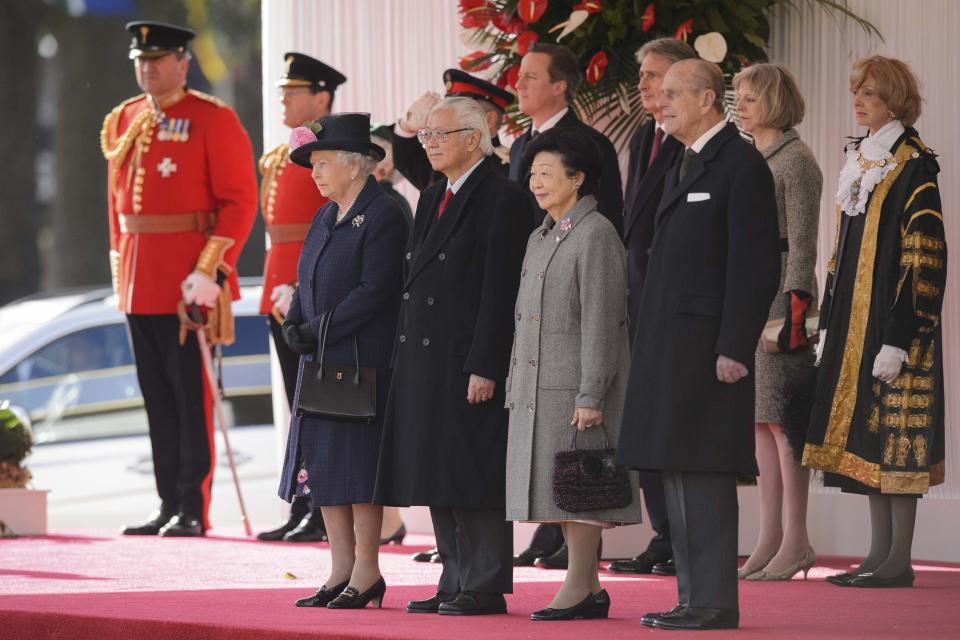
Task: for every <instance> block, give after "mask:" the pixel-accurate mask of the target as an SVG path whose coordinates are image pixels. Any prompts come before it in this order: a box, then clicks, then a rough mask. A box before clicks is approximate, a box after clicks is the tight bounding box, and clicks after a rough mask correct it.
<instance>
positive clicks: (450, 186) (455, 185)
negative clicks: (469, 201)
mask: <svg viewBox="0 0 960 640" xmlns="http://www.w3.org/2000/svg"><path fill="white" fill-rule="evenodd" d="M486 159H487V156H483V157H482V158H480V159H479V160H477V161H476V162H475V163H474V164H473V166H471V167H470V168H469V169H467V170H466V171H464V172H463V175H462V176H460V177H459V178H457V181H456V182H454V183H453V184H450V181H449V180H447V189H450V191H453V192H454V193H456V192H457V191H459V190H460V187H462V186H463V183H464V182H466V181H467V178H469V177H470V174H471V173H473V170H474V169H476V168H477V167H479V166H480V163H481V162H483V161H484V160H486Z"/></svg>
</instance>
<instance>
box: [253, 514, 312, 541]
mask: <svg viewBox="0 0 960 640" xmlns="http://www.w3.org/2000/svg"><path fill="white" fill-rule="evenodd" d="M302 519H303V518H294V517H293V516H290V519H289V520H287V521H286V522H284V523H283V524H282V525H280V526H279V527H277V528H276V529H271V530H270V531H264V532H262V533H258V534H257V540H262V541H264V542H277V541H280V540H283V536H285V535H287V534H288V533H290V532H291V531H293V530H294V529H296V528H297V525H298V524H300V521H301V520H302Z"/></svg>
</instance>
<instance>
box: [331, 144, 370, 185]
mask: <svg viewBox="0 0 960 640" xmlns="http://www.w3.org/2000/svg"><path fill="white" fill-rule="evenodd" d="M337 162H339V163H340V164H341V165H343V166H344V167H349V166H350V165H354V166H356V167H357V170H358V171H359V173H358V174H357V177H358V178H362V179H363V180H366V179H367V176H369V175H370V174H371V173H373V169H374V167H376V166H377V161H376V160H374V159H373V158H371V157H370V156H368V155H367V154H365V153H358V152H356V151H343V150H338V151H337Z"/></svg>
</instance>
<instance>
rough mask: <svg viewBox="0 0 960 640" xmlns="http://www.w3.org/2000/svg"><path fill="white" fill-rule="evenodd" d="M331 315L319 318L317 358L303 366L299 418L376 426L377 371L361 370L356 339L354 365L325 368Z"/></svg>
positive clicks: (332, 365) (330, 313) (335, 365)
mask: <svg viewBox="0 0 960 640" xmlns="http://www.w3.org/2000/svg"><path fill="white" fill-rule="evenodd" d="M332 315H333V312H332V311H327V312H325V313H324V314H323V316H321V318H320V331H319V344H318V354H317V359H316V360H315V361H306V362H304V363H303V372H302V374H301V376H300V393H299V394H298V395H297V408H296V411H297V415H298V416H305V417H308V418H322V419H326V420H340V421H346V422H366V423H371V422H376V420H377V370H376V369H373V368H370V367H361V366H360V356H359V354H358V352H357V337H356V336H353V364H352V365H342V364H324V362H323V358H324V350H325V349H326V344H327V329H328V328H329V326H330V317H331V316H332Z"/></svg>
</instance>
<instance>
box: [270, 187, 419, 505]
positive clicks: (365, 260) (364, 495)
mask: <svg viewBox="0 0 960 640" xmlns="http://www.w3.org/2000/svg"><path fill="white" fill-rule="evenodd" d="M336 215H337V204H336V203H335V202H330V203H328V204H326V205H324V206H323V207H321V209H320V210H319V211H318V212H317V215H316V216H315V217H314V219H313V222H311V224H310V230H309V231H308V232H307V237H306V239H305V240H304V244H303V253H301V255H300V262H299V264H298V266H297V276H298V279H299V287H298V289H297V291H296V292H295V293H294V294H293V302H292V303H291V304H290V311H289V313H288V314H287V318H288V319H289V320H291V321H293V322H309V323H310V325H311V326H312V327H313V329H314V332H315V333H316V332H317V330H318V328H319V324H320V316H321V314H322V313H323V312H324V311H327V310H330V309H333V310H334V313H333V316H332V318H331V320H330V327H329V329H328V333H327V350H326V353H325V354H324V361H325V362H329V363H336V364H349V363H352V362H353V336H356V337H357V350H358V354H359V359H360V366H361V367H374V368H376V370H377V417H378V418H379V420H378V422H377V423H375V424H359V423H356V422H337V421H334V420H318V419H314V418H298V417H297V416H296V415H294V416H293V418H292V419H291V422H290V433H289V435H288V436H287V451H286V456H285V458H284V463H283V472H282V474H281V477H280V491H279V493H280V497H281V498H283V499H285V500H290V499H292V497H293V496H294V494H295V493H297V484H298V483H297V474H298V472H299V469H300V467H299V461H300V460H302V461H303V462H304V463H305V468H306V470H307V475H308V480H307V483H306V485H307V487H309V495H310V498H311V501H312V502H313V504H314V505H335V504H354V503H361V502H370V500H371V499H372V497H373V482H374V478H375V476H376V465H377V455H378V452H379V443H380V430H381V424H382V416H383V415H384V413H385V410H386V404H387V392H388V390H389V387H390V358H391V355H392V349H393V338H394V333H395V331H396V326H397V314H398V312H399V307H400V288H401V286H402V284H403V281H402V276H401V266H400V265H401V263H402V261H403V248H404V244H405V242H406V239H407V223H406V221H405V220H404V217H403V213H402V211H401V210H400V206H399V205H398V204H397V203H396V202H395V201H394V200H392V199H391V198H390V197H389V196H387V195H386V193H384V191H383V189H381V188H380V185H378V184H377V181H376V180H375V179H374V178H373V177H370V178H368V179H367V183H366V184H365V185H364V187H363V190H362V191H361V192H360V195H359V196H358V197H357V201H356V202H355V203H354V205H353V207H351V209H350V211H349V212H348V213H347V216H346V217H345V218H344V219H343V220H341V221H340V222H339V223H336V224H335V221H336ZM314 358H315V355H307V356H303V357H302V358H301V367H300V369H301V373H302V370H303V361H305V360H314ZM297 378H298V380H297V394H296V395H297V397H299V394H300V375H298V376H297ZM300 493H303V489H302V488H301V489H300Z"/></svg>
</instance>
